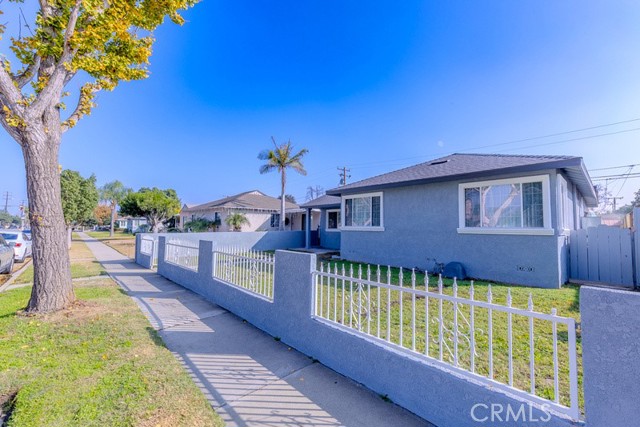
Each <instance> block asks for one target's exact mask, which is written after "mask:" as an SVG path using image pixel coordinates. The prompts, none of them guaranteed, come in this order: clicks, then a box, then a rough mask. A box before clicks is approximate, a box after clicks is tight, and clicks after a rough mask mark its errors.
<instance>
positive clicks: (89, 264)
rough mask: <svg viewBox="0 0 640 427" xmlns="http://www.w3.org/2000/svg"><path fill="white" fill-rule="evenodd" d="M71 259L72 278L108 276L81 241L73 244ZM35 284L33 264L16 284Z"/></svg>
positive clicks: (70, 253) (70, 252)
mask: <svg viewBox="0 0 640 427" xmlns="http://www.w3.org/2000/svg"><path fill="white" fill-rule="evenodd" d="M69 257H70V258H71V277H72V278H74V279H78V278H81V277H93V276H102V275H105V274H107V272H106V271H105V269H104V268H102V265H100V263H99V262H98V261H96V260H95V258H94V256H93V253H92V252H91V251H90V250H89V248H88V247H87V245H86V244H85V243H84V242H81V241H75V240H74V241H73V242H71V250H70V251H69ZM32 282H33V264H31V265H30V266H29V267H27V269H26V270H25V271H24V273H22V274H21V275H20V276H19V277H18V278H17V279H16V280H15V282H14V283H16V284H22V283H32Z"/></svg>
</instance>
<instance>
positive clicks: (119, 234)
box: [87, 230, 136, 240]
mask: <svg viewBox="0 0 640 427" xmlns="http://www.w3.org/2000/svg"><path fill="white" fill-rule="evenodd" d="M87 234H88V235H89V236H91V237H93V238H94V239H100V240H102V239H135V238H136V236H134V235H133V234H130V233H125V232H124V231H122V230H116V231H114V233H113V237H111V236H109V232H108V231H87Z"/></svg>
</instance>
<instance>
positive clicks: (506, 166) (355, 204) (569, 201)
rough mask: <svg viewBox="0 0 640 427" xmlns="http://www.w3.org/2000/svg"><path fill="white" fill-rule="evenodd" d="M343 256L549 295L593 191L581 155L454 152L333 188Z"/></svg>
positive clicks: (564, 271)
mask: <svg viewBox="0 0 640 427" xmlns="http://www.w3.org/2000/svg"><path fill="white" fill-rule="evenodd" d="M327 193H328V194H329V195H334V196H340V197H341V218H340V254H341V256H342V257H343V258H346V259H350V260H356V261H364V262H369V263H377V264H385V265H386V264H390V265H396V266H404V267H417V268H421V269H428V270H431V271H433V269H434V266H436V265H437V263H443V264H446V263H449V262H453V261H457V262H460V263H462V264H463V266H464V267H465V269H466V272H467V275H468V276H469V277H474V278H478V279H486V280H492V281H500V282H505V283H515V284H524V285H532V286H541V287H548V288H557V287H560V286H561V285H562V284H563V283H565V282H566V281H567V280H568V271H569V256H568V240H569V234H570V233H569V232H570V230H572V229H576V228H580V226H581V225H580V224H581V220H580V219H581V217H583V216H584V215H585V210H586V209H587V208H588V207H595V206H596V205H597V194H596V192H595V189H594V187H593V184H592V183H591V179H590V177H589V174H588V173H587V170H586V168H585V166H584V164H583V162H582V158H581V157H572V156H525V155H498V154H453V155H450V156H447V157H443V158H440V159H436V160H433V161H430V162H426V163H422V164H419V165H415V166H411V167H408V168H405V169H401V170H398V171H394V172H390V173H387V174H384V175H379V176H376V177H373V178H369V179H365V180H363V181H359V182H355V183H353V184H348V185H345V186H342V187H338V188H335V189H332V190H330V191H328V192H327Z"/></svg>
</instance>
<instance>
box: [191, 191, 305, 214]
mask: <svg viewBox="0 0 640 427" xmlns="http://www.w3.org/2000/svg"><path fill="white" fill-rule="evenodd" d="M297 207H298V205H296V204H295V203H291V202H287V201H285V209H295V208H297ZM215 209H228V210H234V209H237V210H262V211H273V212H277V211H279V210H280V199H278V198H275V197H271V196H267V195H266V194H264V193H262V192H261V191H258V190H252V191H247V192H244V193H240V194H236V195H234V196H228V197H225V198H222V199H218V200H213V201H211V202H207V203H203V204H200V205H195V206H188V205H184V206H183V208H182V212H199V211H210V210H215Z"/></svg>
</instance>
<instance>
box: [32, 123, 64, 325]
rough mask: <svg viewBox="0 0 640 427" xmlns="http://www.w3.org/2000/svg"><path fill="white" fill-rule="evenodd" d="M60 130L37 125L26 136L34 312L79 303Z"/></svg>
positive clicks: (58, 308)
mask: <svg viewBox="0 0 640 427" xmlns="http://www.w3.org/2000/svg"><path fill="white" fill-rule="evenodd" d="M45 114H46V113H45ZM53 119H54V120H55V119H56V118H55V117H54V118H53ZM52 123H54V122H53V120H52ZM56 124H57V123H56ZM47 128H48V131H47V130H46V129H47ZM58 129H59V125H57V126H50V127H47V126H45V125H42V126H34V127H30V128H29V129H27V130H25V131H24V133H23V135H22V137H23V139H22V152H23V155H24V162H25V169H26V174H27V194H28V196H29V221H30V223H31V232H32V235H33V289H32V291H31V298H30V299H29V304H28V306H27V312H30V313H44V312H50V311H56V310H60V309H62V308H65V307H66V306H68V305H69V304H70V303H72V302H73V301H74V300H75V295H74V293H73V285H72V283H71V268H70V263H69V251H68V250H67V233H66V226H65V222H64V215H63V213H62V203H61V197H60V170H59V165H58V150H59V147H60V137H61V134H60V130H58Z"/></svg>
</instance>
